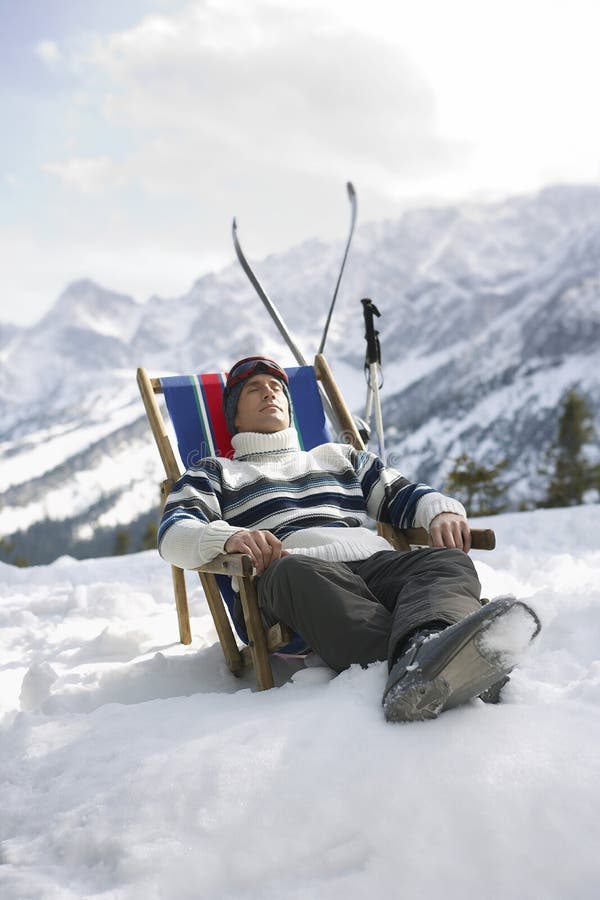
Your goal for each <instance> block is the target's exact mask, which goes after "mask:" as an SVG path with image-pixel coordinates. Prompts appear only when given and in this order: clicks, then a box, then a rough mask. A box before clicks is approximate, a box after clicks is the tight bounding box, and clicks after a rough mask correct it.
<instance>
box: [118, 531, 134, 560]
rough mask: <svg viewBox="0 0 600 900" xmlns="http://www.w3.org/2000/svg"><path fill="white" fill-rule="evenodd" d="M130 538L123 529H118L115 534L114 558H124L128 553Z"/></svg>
mask: <svg viewBox="0 0 600 900" xmlns="http://www.w3.org/2000/svg"><path fill="white" fill-rule="evenodd" d="M130 545H131V537H130V535H129V532H128V531H127V530H126V529H125V528H119V529H118V531H117V532H116V534H115V550H114V553H115V556H124V555H125V554H127V553H129V548H130Z"/></svg>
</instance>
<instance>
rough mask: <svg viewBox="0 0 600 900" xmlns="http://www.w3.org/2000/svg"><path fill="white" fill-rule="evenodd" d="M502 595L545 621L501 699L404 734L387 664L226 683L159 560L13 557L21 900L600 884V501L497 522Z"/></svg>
mask: <svg viewBox="0 0 600 900" xmlns="http://www.w3.org/2000/svg"><path fill="white" fill-rule="evenodd" d="M480 524H482V525H487V524H493V525H494V527H495V528H496V532H497V535H498V549H497V550H496V551H495V552H494V553H492V554H483V553H479V554H477V555H476V557H477V558H476V564H477V567H478V570H479V573H480V577H481V579H482V582H483V589H484V593H485V594H486V595H488V596H493V595H496V594H499V593H506V592H514V593H516V594H518V595H520V596H528V597H530V598H531V602H532V604H533V605H534V607H535V608H536V610H537V611H538V613H539V615H540V617H541V619H542V621H543V624H544V630H543V632H542V634H541V636H540V638H539V639H538V641H537V642H536V644H535V645H534V647H533V648H532V650H531V651H530V653H529V655H528V656H527V657H526V659H525V660H524V661H523V663H522V665H521V667H520V668H519V669H518V670H517V671H515V672H514V673H513V677H512V681H511V684H510V685H509V686H508V687H507V688H506V689H505V699H504V702H503V703H502V704H500V705H499V706H497V707H490V706H485V705H483V704H482V703H481V702H480V701H473V702H472V703H471V704H470V705H469V706H466V707H463V708H460V709H457V710H454V711H451V712H448V713H445V714H443V715H442V716H441V717H440V718H439V719H438V720H437V721H434V722H427V723H413V724H407V725H399V726H393V725H386V724H385V723H384V722H383V719H382V713H381V709H380V705H379V704H380V694H381V690H382V687H383V684H384V680H385V672H384V666H383V664H378V665H373V666H371V667H369V669H368V670H366V671H363V670H361V669H360V668H358V667H353V668H352V669H350V670H348V671H347V672H345V673H343V674H342V675H340V676H339V677H337V678H332V675H331V673H330V672H329V670H327V669H323V668H307V669H302V670H300V671H298V672H297V673H296V674H295V675H294V676H293V680H290V673H291V669H286V667H285V666H284V665H283V664H282V665H281V666H280V667H279V669H278V681H279V684H280V685H282V686H281V687H280V688H278V689H275V690H273V691H270V692H266V693H262V694H259V693H256V692H254V691H253V689H252V682H251V680H250V679H249V678H244V679H242V680H239V681H238V680H236V679H234V678H233V677H232V676H231V675H230V674H229V673H228V672H227V670H226V668H225V665H224V663H223V661H222V658H221V654H220V649H219V647H218V646H216V645H215V643H214V642H215V639H216V638H215V633H214V629H213V626H212V624H211V622H210V619H209V615H208V612H207V607H206V602H205V600H204V597H203V595H202V593H201V591H200V588H199V586H197V584H196V582H195V581H193V580H192V579H191V578H190V580H189V585H190V587H191V588H193V590H192V595H191V609H192V631H193V635H194V641H193V643H192V645H191V646H190V647H183V646H181V645H179V644H177V643H176V618H175V612H174V608H173V604H172V601H171V599H170V575H169V569H168V567H167V566H166V565H165V564H164V563H163V562H162V561H161V560H159V559H158V557H157V555H156V554H155V553H144V554H139V555H135V556H129V557H126V558H120V559H117V558H115V559H104V560H87V561H83V562H76V561H74V560H72V559H69V558H63V559H61V560H59V561H57V562H56V563H55V564H54V565H52V566H48V567H39V568H31V569H29V570H17V569H14V568H12V567H8V566H0V568H1V574H2V579H1V585H2V586H1V587H0V617H1V622H2V626H3V627H2V629H0V642H1V653H0V658H1V659H2V666H1V667H0V703H1V708H2V711H3V713H4V716H3V718H2V720H1V722H0V728H1V740H0V767H1V770H2V773H3V778H2V783H1V785H0V809H1V810H2V815H1V817H0V831H1V834H0V838H1V841H2V843H1V844H0V847H1V859H2V863H3V865H1V866H0V896H2V898H3V900H33V898H35V900H80V898H83V897H92V896H93V897H105V898H110V900H134V898H135V900H138V898H139V900H159V898H160V900H171V898H175V897H176V898H178V900H186V898H190V900H192V898H194V900H196V898H202V900H258V898H261V900H262V898H273V900H274V898H277V900H288V898H290V900H291V898H297V900H299V898H306V897H318V898H319V900H342V898H343V900H359V898H360V900H362V898H364V897H366V896H374V897H375V896H376V897H380V896H381V897H411V898H426V897H431V896H438V895H439V894H440V893H441V892H443V894H444V896H445V897H446V898H447V900H465V898H468V900H470V898H475V897H485V898H487V900H506V898H508V897H511V898H512V897H518V898H519V900H539V898H544V900H565V898H569V900H592V898H596V897H597V896H598V893H599V891H600V858H599V856H598V843H599V840H600V825H599V822H600V819H599V817H598V807H599V805H600V754H599V752H598V747H599V746H600V656H599V650H598V647H599V642H598V635H599V633H600V587H599V585H600V549H599V547H598V539H597V535H598V533H600V507H599V506H588V507H582V508H572V509H569V510H539V511H536V512H532V513H520V514H516V513H515V514H511V515H504V516H500V517H495V518H494V520H493V523H490V522H488V521H484V520H481V521H480Z"/></svg>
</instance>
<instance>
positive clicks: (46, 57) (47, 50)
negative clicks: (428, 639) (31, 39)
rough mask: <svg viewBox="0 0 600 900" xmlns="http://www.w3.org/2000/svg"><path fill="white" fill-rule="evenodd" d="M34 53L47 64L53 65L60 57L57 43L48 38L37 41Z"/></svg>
mask: <svg viewBox="0 0 600 900" xmlns="http://www.w3.org/2000/svg"><path fill="white" fill-rule="evenodd" d="M35 54H36V56H38V57H39V58H40V59H41V60H42V61H43V62H45V63H46V65H49V66H52V65H55V64H56V63H57V62H60V60H61V59H62V54H61V52H60V49H59V47H58V44H56V43H55V42H54V41H49V40H45V41H39V43H37V44H36V46H35Z"/></svg>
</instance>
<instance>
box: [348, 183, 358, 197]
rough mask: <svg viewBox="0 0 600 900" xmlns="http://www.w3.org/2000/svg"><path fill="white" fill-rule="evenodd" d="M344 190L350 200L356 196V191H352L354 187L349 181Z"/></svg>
mask: <svg viewBox="0 0 600 900" xmlns="http://www.w3.org/2000/svg"><path fill="white" fill-rule="evenodd" d="M346 190H347V191H348V196H349V197H350V199H352V198H353V197H355V196H356V191H355V190H354V185H353V184H352V182H351V181H348V182H346Z"/></svg>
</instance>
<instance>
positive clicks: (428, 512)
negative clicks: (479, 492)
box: [351, 450, 466, 530]
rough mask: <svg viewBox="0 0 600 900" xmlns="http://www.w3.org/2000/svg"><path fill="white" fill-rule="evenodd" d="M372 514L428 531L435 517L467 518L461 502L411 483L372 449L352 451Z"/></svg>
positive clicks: (379, 519)
mask: <svg viewBox="0 0 600 900" xmlns="http://www.w3.org/2000/svg"><path fill="white" fill-rule="evenodd" d="M351 452H352V454H353V457H354V458H353V464H354V468H355V471H356V473H357V475H358V477H359V480H360V483H361V487H362V491H363V496H364V498H365V501H366V504H367V512H368V514H369V515H370V516H371V517H372V518H374V519H376V520H377V521H380V522H388V523H390V524H392V525H395V526H396V527H398V528H415V527H416V528H426V529H427V530H429V526H430V524H431V522H432V520H433V519H434V518H435V516H437V515H439V514H440V513H442V512H452V513H457V514H458V515H462V516H466V512H465V509H464V507H463V505H462V504H461V503H459V502H458V500H454V499H452V498H451V497H445V496H444V494H440V493H439V492H438V491H436V490H435V488H432V487H430V485H428V484H422V483H419V482H411V481H409V480H408V478H405V477H404V475H401V474H400V472H398V471H397V470H396V469H392V468H391V467H389V466H386V465H384V463H383V462H382V461H381V459H380V458H379V457H378V456H376V455H375V454H374V453H370V452H369V451H368V450H361V451H356V450H353V451H351Z"/></svg>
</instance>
